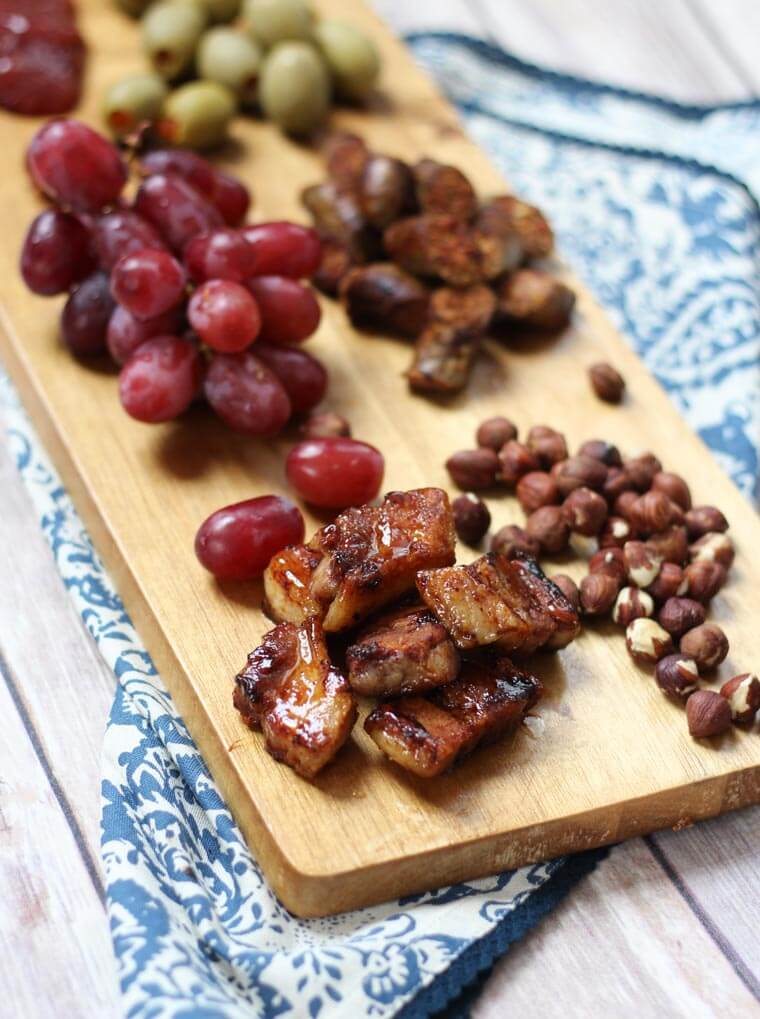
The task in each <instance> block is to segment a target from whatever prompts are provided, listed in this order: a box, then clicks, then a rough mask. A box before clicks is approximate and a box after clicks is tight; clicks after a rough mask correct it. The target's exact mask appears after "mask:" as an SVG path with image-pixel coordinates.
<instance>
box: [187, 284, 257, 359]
mask: <svg viewBox="0 0 760 1019" xmlns="http://www.w3.org/2000/svg"><path fill="white" fill-rule="evenodd" d="M187 318H188V321H189V322H190V325H191V326H192V327H193V329H194V330H195V331H196V333H197V334H198V336H199V337H200V338H201V339H202V340H203V342H204V343H207V344H208V345H209V347H213V348H214V350H220V351H221V352H222V353H223V354H237V353H238V351H241V350H245V348H246V347H247V346H249V345H250V344H251V343H253V341H254V340H255V339H256V337H257V336H258V334H259V329H260V328H261V316H260V315H259V309H258V308H257V307H256V302H255V301H254V299H253V298H252V297H251V295H250V293H249V292H248V291H247V290H246V288H245V287H244V286H242V285H241V284H240V283H233V282H232V281H231V280H208V281H207V282H206V283H201V285H200V286H199V287H198V289H197V290H196V291H195V293H194V294H193V296H192V297H191V298H190V303H189V304H188V306H187Z"/></svg>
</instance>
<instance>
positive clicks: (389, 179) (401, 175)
mask: <svg viewBox="0 0 760 1019" xmlns="http://www.w3.org/2000/svg"><path fill="white" fill-rule="evenodd" d="M358 195H359V207H360V208H361V210H362V214H363V215H364V218H365V219H366V220H367V222H368V223H371V224H372V226H375V227H377V228H378V230H384V229H385V228H386V227H387V226H390V224H391V223H393V222H394V220H397V219H399V217H400V216H405V215H409V214H410V213H412V212H414V211H415V210H416V208H417V199H416V197H415V193H414V178H413V176H412V171H411V170H410V169H409V167H408V166H407V164H406V163H404V162H403V161H402V160H401V159H392V158H391V157H390V156H370V158H369V159H368V160H367V162H366V163H365V165H364V169H363V171H362V175H361V180H360V181H359V187H358Z"/></svg>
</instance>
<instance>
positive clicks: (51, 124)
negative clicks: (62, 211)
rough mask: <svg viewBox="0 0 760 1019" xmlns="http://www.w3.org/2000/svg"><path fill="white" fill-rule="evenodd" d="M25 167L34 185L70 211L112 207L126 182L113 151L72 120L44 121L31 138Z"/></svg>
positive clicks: (98, 135)
mask: <svg viewBox="0 0 760 1019" xmlns="http://www.w3.org/2000/svg"><path fill="white" fill-rule="evenodd" d="M26 165H27V167H28V169H29V172H30V173H31V175H32V180H33V181H34V183H35V184H36V185H37V187H38V188H39V189H40V191H42V192H43V193H44V194H46V195H47V196H48V197H49V198H52V199H53V201H54V202H56V203H57V204H58V205H61V206H63V207H64V208H67V209H73V210H74V211H75V212H100V210H101V209H105V208H107V207H108V206H109V205H113V204H114V203H115V202H116V199H117V198H118V197H119V195H120V194H121V192H122V188H123V187H124V185H125V183H126V180H127V167H126V164H125V163H124V160H123V159H122V158H121V156H120V155H119V151H118V149H117V148H116V147H115V146H114V145H112V144H111V142H109V141H108V140H107V139H106V138H104V137H103V136H102V135H100V134H98V133H97V132H96V131H93V130H92V128H90V127H87V125H86V124H82V123H80V122H79V121H78V120H66V119H61V120H50V121H48V123H47V124H43V126H42V127H41V128H40V129H39V131H38V132H37V133H36V134H35V136H34V138H32V140H31V142H30V144H29V149H28V150H27V158H26Z"/></svg>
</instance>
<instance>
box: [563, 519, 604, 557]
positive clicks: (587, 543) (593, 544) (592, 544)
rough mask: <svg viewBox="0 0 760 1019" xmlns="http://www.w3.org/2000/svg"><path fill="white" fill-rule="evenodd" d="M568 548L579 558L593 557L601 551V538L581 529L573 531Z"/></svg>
mask: <svg viewBox="0 0 760 1019" xmlns="http://www.w3.org/2000/svg"><path fill="white" fill-rule="evenodd" d="M563 508H564V507H563ZM568 522H569V521H568ZM568 548H569V551H570V552H572V553H573V555H575V556H577V557H578V558H579V559H591V557H592V556H594V555H596V553H597V552H598V551H599V539H598V538H597V537H596V535H588V534H581V533H580V532H579V531H571V532H570V540H569V541H568Z"/></svg>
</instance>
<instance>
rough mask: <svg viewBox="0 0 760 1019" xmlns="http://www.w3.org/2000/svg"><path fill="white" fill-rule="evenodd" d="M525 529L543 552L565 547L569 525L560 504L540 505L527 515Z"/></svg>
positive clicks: (559, 549)
mask: <svg viewBox="0 0 760 1019" xmlns="http://www.w3.org/2000/svg"><path fill="white" fill-rule="evenodd" d="M525 529H526V530H527V532H528V534H530V535H531V537H533V538H535V539H536V540H537V541H538V543H539V544H540V546H541V548H542V550H543V551H544V552H549V553H556V552H562V551H563V550H564V549H565V548H567V540H568V538H569V536H570V527H569V526H568V523H567V519H566V518H565V514H564V513H563V512H562V507H561V506H542V507H541V508H540V509H537V510H534V511H533V513H531V514H530V516H529V517H528V520H527V522H526V524H525Z"/></svg>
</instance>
